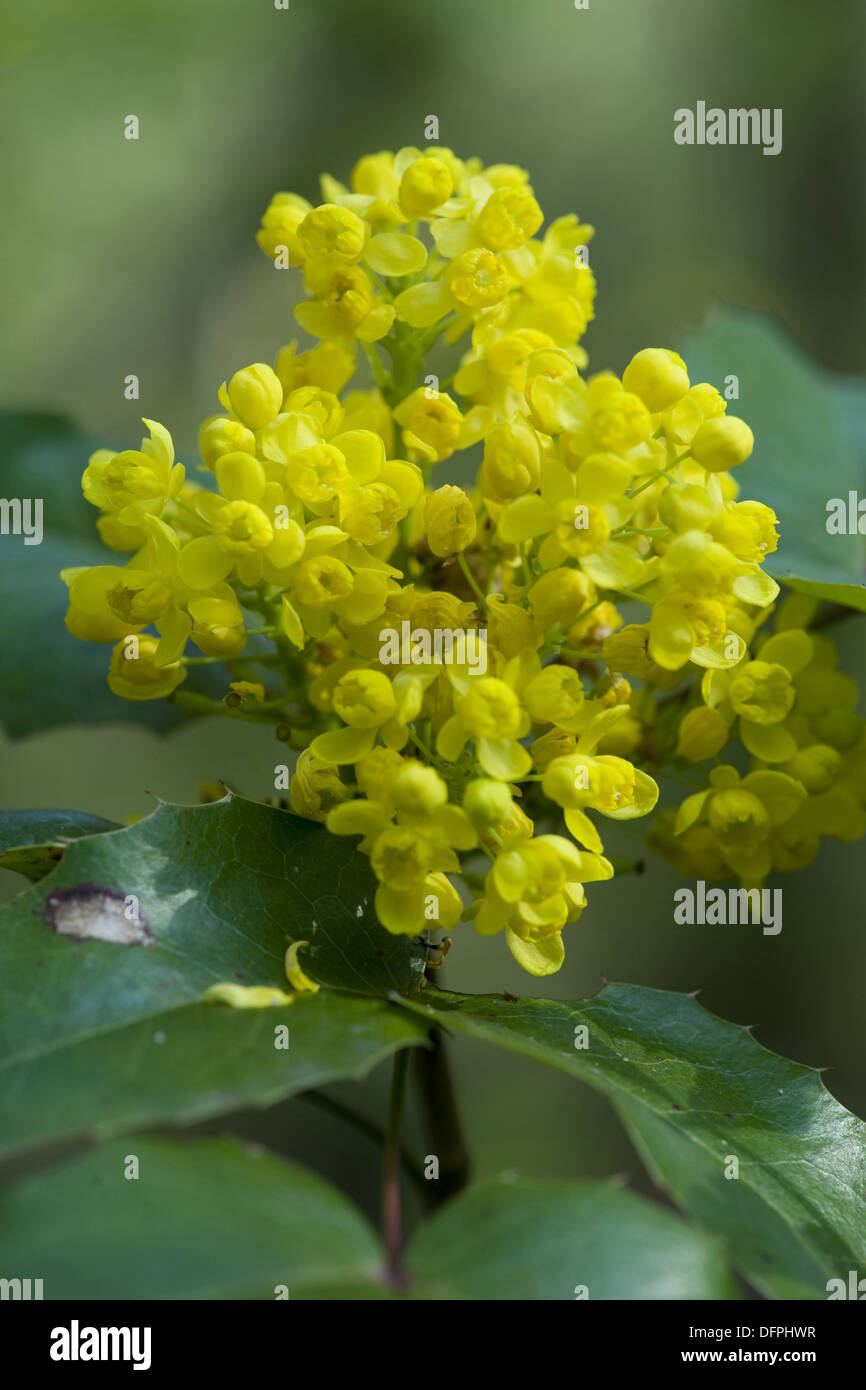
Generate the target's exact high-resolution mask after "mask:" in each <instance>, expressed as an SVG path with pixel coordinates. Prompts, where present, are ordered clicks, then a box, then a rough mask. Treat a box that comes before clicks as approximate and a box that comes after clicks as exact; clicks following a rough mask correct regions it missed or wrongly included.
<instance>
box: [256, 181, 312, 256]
mask: <svg viewBox="0 0 866 1390" xmlns="http://www.w3.org/2000/svg"><path fill="white" fill-rule="evenodd" d="M309 211H310V205H309V203H308V202H307V200H306V198H299V197H298V195H297V194H296V193H275V194H274V196H273V198H272V199H271V201H270V203H269V205H268V207H267V208H266V210H265V213H264V216H263V217H262V225H261V227H260V229H259V231H258V232H257V234H256V241H257V242H258V243H259V246H260V247H261V248H262V250H263V251H264V253H265V255H266V256H270V257H271V259H272V260H273V259H274V257H275V256H276V255H277V254H278V253H279V252H280V251H281V249H282V247H284V246H285V247H286V249H287V251H288V253H289V264H290V265H293V266H300V265H303V263H304V258H305V257H304V251H303V248H302V246H301V243H300V240H299V238H298V228H299V227H300V225H301V223H302V222H303V220H304V218H305V217H306V215H307V213H308V212H309Z"/></svg>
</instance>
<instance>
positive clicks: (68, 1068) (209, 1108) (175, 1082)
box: [0, 990, 425, 1155]
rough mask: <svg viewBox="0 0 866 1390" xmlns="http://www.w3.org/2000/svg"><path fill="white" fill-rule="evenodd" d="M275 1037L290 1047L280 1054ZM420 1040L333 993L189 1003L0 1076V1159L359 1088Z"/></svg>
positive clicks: (364, 1002)
mask: <svg viewBox="0 0 866 1390" xmlns="http://www.w3.org/2000/svg"><path fill="white" fill-rule="evenodd" d="M282 1027H285V1028H286V1029H288V1039H287V1041H288V1048H287V1049H285V1048H283V1047H278V1046H277V1041H278V1034H277V1030H278V1029H281V1028H282ZM282 1036H284V1035H282V1034H281V1035H280V1037H282ZM424 1039H425V1030H424V1028H423V1027H422V1026H419V1022H418V1020H416V1019H413V1018H410V1017H409V1015H408V1014H405V1013H404V1012H403V1011H402V1010H400V1009H396V1008H394V1006H393V1005H391V1004H387V1003H385V1002H384V1001H383V1000H380V999H364V998H361V997H360V996H358V995H350V994H342V993H338V992H335V991H332V990H321V991H320V992H319V993H318V994H316V995H311V994H307V995H299V996H298V997H297V998H296V999H295V1002H294V1003H293V1004H291V1005H285V1006H283V1007H279V1008H271V1009H231V1008H226V1007H225V1006H219V1005H211V1004H186V1005H183V1006H181V1007H179V1008H176V1009H167V1010H165V1011H164V1012H162V1013H154V1014H152V1015H150V1016H149V1017H147V1018H143V1019H139V1020H138V1021H137V1022H134V1023H129V1024H127V1025H125V1026H120V1027H113V1028H111V1029H109V1030H108V1031H107V1032H101V1031H100V1032H97V1033H94V1034H93V1035H91V1036H89V1037H86V1036H82V1037H81V1038H80V1040H79V1041H77V1042H73V1043H69V1044H67V1045H65V1046H62V1047H60V1048H57V1049H55V1050H50V1051H46V1052H42V1053H40V1054H36V1055H34V1056H32V1057H29V1058H21V1059H18V1060H15V1061H14V1063H13V1064H12V1067H11V1069H10V1073H9V1075H8V1077H7V1075H6V1072H5V1070H0V1135H2V1141H0V1150H2V1152H3V1153H4V1154H7V1155H8V1154H9V1153H14V1152H18V1151H21V1150H23V1149H28V1148H33V1147H35V1146H38V1145H40V1144H47V1143H50V1142H53V1141H56V1140H59V1139H70V1138H79V1137H87V1138H89V1139H102V1138H107V1137H108V1136H110V1135H114V1134H120V1133H123V1132H125V1131H129V1130H133V1129H144V1128H146V1127H148V1126H152V1125H156V1124H173V1125H186V1124H193V1123H195V1122H197V1121H199V1120H205V1119H208V1118H210V1117H211V1116H214V1115H222V1114H225V1113H226V1112H227V1111H233V1110H239V1109H241V1108H245V1107H247V1106H251V1105H258V1106H266V1105H272V1104H274V1103H275V1102H276V1101H278V1100H285V1099H286V1098H287V1097H288V1096H292V1095H296V1094H297V1093H298V1092H300V1091H308V1090H310V1089H312V1088H314V1087H317V1086H325V1085H327V1084H328V1083H329V1082H332V1081H340V1080H348V1079H360V1078H361V1077H363V1076H366V1075H367V1074H368V1072H370V1071H372V1069H373V1068H374V1067H375V1066H377V1065H378V1063H379V1062H381V1061H383V1060H384V1059H385V1058H386V1057H389V1056H390V1055H391V1054H392V1053H393V1052H395V1051H396V1050H397V1049H398V1048H400V1047H406V1046H411V1045H412V1044H416V1043H423V1041H424Z"/></svg>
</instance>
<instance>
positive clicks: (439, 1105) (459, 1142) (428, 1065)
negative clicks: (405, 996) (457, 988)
mask: <svg viewBox="0 0 866 1390" xmlns="http://www.w3.org/2000/svg"><path fill="white" fill-rule="evenodd" d="M437 973H440V972H437ZM429 978H430V974H429V972H428V979H429ZM412 1052H413V1054H414V1062H413V1065H414V1067H415V1077H416V1080H417V1082H418V1085H419V1089H420V1092H421V1105H422V1108H423V1112H424V1118H425V1122H426V1128H427V1133H428V1139H429V1144H430V1152H431V1154H435V1156H436V1157H437V1158H438V1160H439V1178H438V1180H437V1181H436V1182H435V1183H431V1186H432V1187H433V1197H434V1200H435V1201H436V1203H437V1205H438V1204H439V1203H441V1202H445V1201H447V1200H448V1198H449V1197H453V1196H454V1195H455V1194H456V1193H458V1192H460V1191H461V1190H462V1189H463V1188H464V1187H465V1186H466V1183H467V1181H468V1179H469V1154H468V1151H467V1148H466V1143H465V1140H464V1138H463V1130H462V1127H461V1124H460V1115H459V1113H458V1110H457V1098H456V1096H455V1094H454V1083H453V1081H452V1078H451V1067H450V1065H449V1062H448V1054H447V1051H446V1045H445V1038H444V1036H443V1034H442V1033H441V1031H440V1030H439V1029H438V1028H434V1029H432V1031H431V1033H430V1046H429V1048H427V1047H413V1048H412Z"/></svg>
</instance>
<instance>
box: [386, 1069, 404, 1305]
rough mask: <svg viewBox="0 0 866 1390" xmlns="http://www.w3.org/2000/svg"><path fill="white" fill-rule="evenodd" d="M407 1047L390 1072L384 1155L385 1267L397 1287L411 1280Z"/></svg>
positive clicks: (392, 1282)
mask: <svg viewBox="0 0 866 1390" xmlns="http://www.w3.org/2000/svg"><path fill="white" fill-rule="evenodd" d="M408 1066H409V1054H408V1050H407V1049H406V1048H405V1047H404V1048H401V1049H400V1051H399V1052H398V1053H396V1054H395V1056H394V1067H393V1070H392V1072H391V1099H390V1103H389V1105H388V1125H387V1128H386V1130H385V1155H384V1161H383V1165H382V1243H383V1244H384V1246H385V1261H386V1264H385V1268H386V1273H387V1277H388V1279H389V1281H390V1282H391V1284H393V1286H394V1287H395V1288H398V1289H402V1288H405V1287H406V1285H407V1283H408V1280H407V1278H406V1274H405V1271H404V1269H403V1266H402V1253H403V1204H402V1198H401V1193H400V1123H401V1120H402V1118H403V1100H404V1097H405V1095H406V1071H407V1068H408Z"/></svg>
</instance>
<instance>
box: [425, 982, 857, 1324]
mask: <svg viewBox="0 0 866 1390" xmlns="http://www.w3.org/2000/svg"><path fill="white" fill-rule="evenodd" d="M406 1003H407V1007H409V1008H410V1009H412V1011H413V1012H415V1013H418V1014H420V1015H422V1016H424V1017H426V1018H428V1019H429V1020H431V1021H432V1020H434V1019H436V1020H439V1022H440V1023H441V1024H442V1025H444V1026H445V1027H446V1028H447V1029H449V1030H450V1031H452V1032H453V1033H455V1034H458V1035H459V1034H464V1033H465V1034H468V1035H469V1036H471V1037H474V1038H479V1039H481V1040H483V1041H486V1042H489V1043H493V1044H495V1045H496V1046H499V1047H505V1048H507V1049H509V1050H510V1051H513V1052H518V1053H521V1054H522V1055H523V1056H526V1057H531V1058H534V1059H535V1060H536V1061H539V1062H544V1063H547V1064H548V1065H550V1066H553V1067H556V1068H557V1069H558V1070H560V1071H564V1072H567V1073H568V1074H569V1075H571V1076H574V1077H577V1078H579V1079H581V1080H584V1081H587V1082H589V1083H590V1084H591V1085H593V1086H595V1087H596V1088H597V1089H599V1090H601V1091H603V1092H604V1093H605V1094H606V1095H608V1096H609V1097H610V1098H611V1099H612V1100H613V1101H614V1102H615V1103H616V1104H617V1105H618V1106H619V1108H620V1110H621V1113H622V1114H623V1116H624V1118H625V1120H626V1123H627V1125H628V1127H629V1128H630V1130H631V1132H632V1133H633V1134H634V1136H635V1139H636V1142H637V1144H638V1147H639V1148H640V1149H641V1151H642V1152H645V1153H646V1155H647V1157H648V1160H649V1161H650V1162H651V1165H652V1169H653V1171H654V1173H655V1174H656V1176H657V1177H658V1178H659V1180H660V1181H661V1182H662V1183H663V1184H664V1185H665V1186H667V1187H668V1188H669V1189H670V1191H671V1193H672V1194H673V1195H674V1197H675V1198H676V1200H677V1201H678V1202H679V1203H680V1204H681V1205H682V1206H684V1207H685V1208H686V1209H687V1210H689V1211H690V1212H692V1213H693V1214H694V1215H696V1216H698V1217H699V1218H700V1219H701V1220H702V1221H704V1222H705V1223H706V1224H707V1225H708V1226H711V1227H712V1228H713V1229H715V1230H717V1231H718V1232H719V1233H720V1234H721V1235H722V1236H724V1237H725V1239H726V1241H727V1244H728V1248H729V1249H730V1252H731V1256H732V1258H733V1259H734V1260H735V1261H736V1262H737V1263H738V1265H739V1266H740V1267H741V1268H742V1269H743V1270H744V1271H745V1272H746V1273H747V1274H748V1276H749V1278H750V1279H751V1280H752V1281H753V1282H754V1283H755V1284H756V1285H757V1286H758V1287H759V1288H761V1289H763V1290H764V1291H766V1292H772V1293H775V1294H776V1295H777V1296H780V1297H788V1298H790V1297H797V1298H810V1297H811V1298H816V1297H817V1298H822V1297H825V1296H826V1292H825V1290H826V1282H827V1280H828V1279H830V1278H836V1277H847V1271H848V1270H849V1269H857V1268H866V1201H864V1192H866V1124H864V1123H863V1121H862V1120H859V1119H857V1118H856V1116H854V1115H852V1114H850V1113H849V1112H848V1111H847V1110H845V1109H844V1107H843V1106H841V1105H840V1104H839V1103H838V1101H836V1100H835V1099H834V1098H833V1096H832V1095H831V1094H830V1092H829V1091H828V1090H827V1089H826V1088H825V1086H824V1085H823V1082H822V1081H821V1078H820V1076H819V1074H818V1072H817V1071H813V1070H812V1069H811V1068H809V1067H805V1066H800V1065H799V1064H797V1063H795V1062H790V1061H788V1060H786V1059H785V1058H783V1057H779V1056H777V1055H776V1054H775V1053H772V1052H768V1051H767V1050H766V1049H765V1048H763V1047H761V1045H760V1044H759V1043H758V1042H756V1040H755V1039H754V1038H753V1037H752V1036H751V1033H750V1032H749V1030H748V1029H746V1028H741V1027H739V1026H737V1025H736V1024H733V1023H729V1022H726V1021H725V1020H723V1019H720V1018H717V1017H715V1016H714V1015H713V1014H711V1013H708V1012H707V1010H706V1009H704V1008H703V1007H702V1006H701V1005H700V1004H699V1003H698V1002H697V1000H696V999H695V998H693V997H692V996H691V995H683V994H675V993H671V992H669V991H665V990H655V989H646V988H643V987H641V986H638V985H624V984H611V985H607V986H606V987H605V988H604V989H603V990H601V992H600V993H599V994H597V995H595V996H594V997H593V998H591V999H583V1000H575V1001H573V1002H572V1001H570V1002H567V1003H565V1002H561V1001H558V1000H545V999H520V1000H518V1001H516V1002H510V1001H509V1000H508V999H505V998H503V996H501V995H477V996H471V995H456V994H448V993H445V992H441V991H438V990H435V989H426V990H425V991H424V992H423V995H422V996H421V998H420V1000H415V1001H406ZM582 1030H585V1032H584V1031H582ZM732 1157H733V1158H736V1159H737V1161H738V1176H736V1177H732V1176H726V1171H727V1172H728V1173H733V1171H734V1169H733V1166H732V1165H731V1164H730V1159H731V1158H732Z"/></svg>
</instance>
